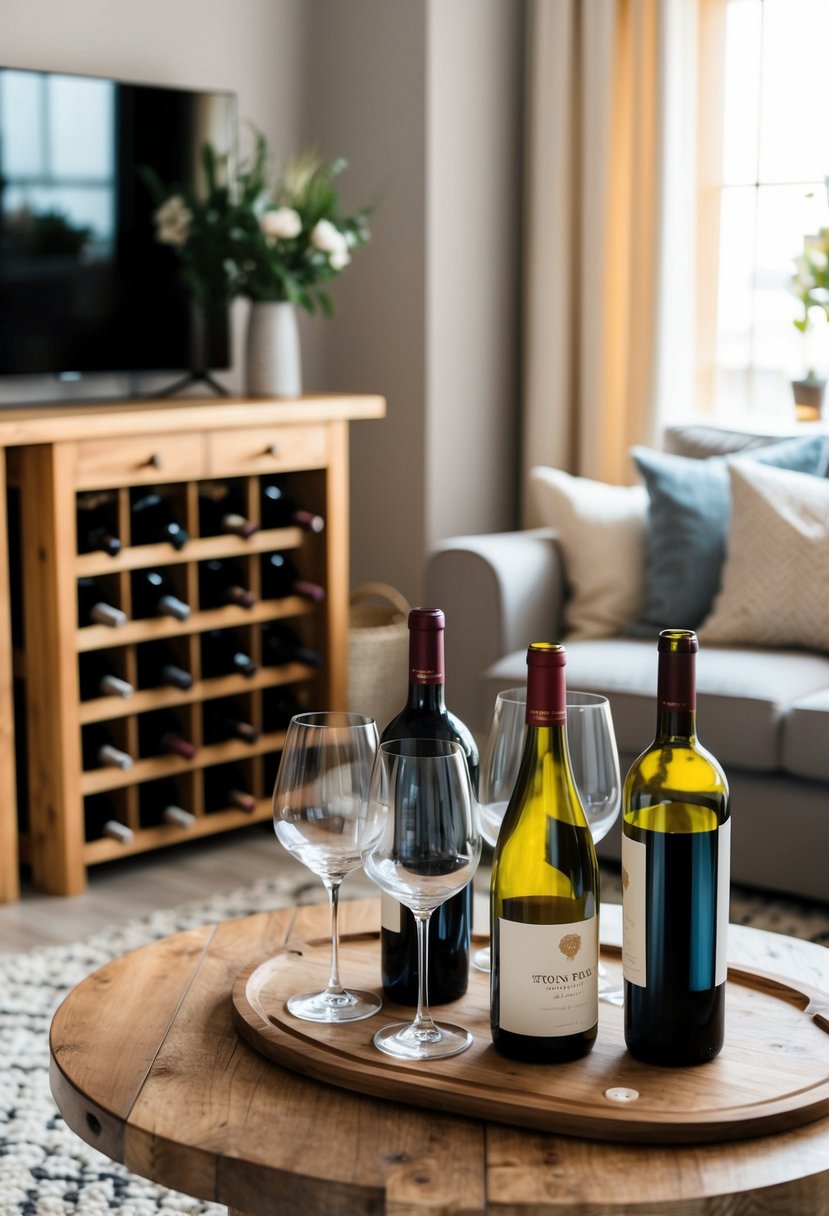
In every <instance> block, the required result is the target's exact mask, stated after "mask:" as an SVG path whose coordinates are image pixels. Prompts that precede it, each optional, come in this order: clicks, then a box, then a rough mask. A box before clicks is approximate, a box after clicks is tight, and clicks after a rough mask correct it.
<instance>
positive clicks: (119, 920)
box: [0, 823, 324, 953]
mask: <svg viewBox="0 0 829 1216" xmlns="http://www.w3.org/2000/svg"><path fill="white" fill-rule="evenodd" d="M279 872H283V873H287V872H291V873H296V875H297V877H298V879H300V880H301V879H302V878H303V877H305V878H308V877H310V875H309V873H308V870H306V869H305V867H304V866H302V865H301V863H300V862H298V861H295V860H294V859H293V858H292V857H290V856H289V855H288V854H287V853H286V852H285V850H284V849H283V848H281V847H280V845H279V844H277V841H276V839H275V837H274V834H273V827H272V826H271V824H270V823H264V824H254V825H252V826H251V827H249V828H241V829H240V830H239V831H237V832H232V833H228V834H227V835H222V836H214V837H207V838H205V839H204V840H194V841H190V842H188V843H186V844H184V845H180V846H174V847H173V848H169V849H160V850H158V851H157V852H154V853H145V854H143V855H139V856H137V857H134V858H125V859H124V860H123V861H115V862H111V863H108V864H107V865H101V866H93V867H91V868H90V871H89V885H88V888H87V890H86V892H85V893H84V894H83V895H76V896H71V897H69V898H65V897H61V896H53V895H43V894H41V893H40V892H37V891H33V890H32V888H31V885H30V884H28V883H26V882H25V880H24V889H23V895H22V898H21V900H20V902H19V903H17V904H9V905H7V906H5V907H0V953H10V952H16V951H19V950H30V949H32V948H34V947H36V946H50V945H56V944H59V943H62V942H71V941H77V940H78V939H79V938H81V937H85V936H86V935H87V934H90V933H94V932H96V931H97V930H99V929H102V928H106V927H108V926H111V925H118V924H123V923H124V922H126V921H128V920H132V919H133V918H135V917H137V916H143V915H145V914H147V913H148V912H152V911H154V910H155V909H156V908H173V907H175V906H176V905H177V904H182V903H187V902H188V901H189V900H194V899H202V898H206V897H207V896H209V895H211V894H216V893H221V892H226V891H232V890H233V889H234V888H236V887H240V886H244V885H245V884H247V883H252V882H255V881H256V879H258V878H273V877H274V875H275V874H277V873H279ZM323 898H324V892H323V889H322V884H320V899H323Z"/></svg>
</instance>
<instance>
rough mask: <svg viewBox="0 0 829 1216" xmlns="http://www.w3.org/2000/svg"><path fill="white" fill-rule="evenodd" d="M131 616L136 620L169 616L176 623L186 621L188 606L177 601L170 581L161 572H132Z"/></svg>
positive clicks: (181, 601) (182, 601)
mask: <svg viewBox="0 0 829 1216" xmlns="http://www.w3.org/2000/svg"><path fill="white" fill-rule="evenodd" d="M132 614H133V616H134V617H135V618H136V619H140V618H142V617H151V616H171V617H173V618H174V619H175V620H177V621H186V620H187V618H188V616H189V615H190V605H189V604H185V602H184V600H181V599H179V597H178V596H177V595H176V594H175V588H174V587H173V584H172V583H171V582H170V579H169V578H168V577H167V575H166V574H164V573H163V572H162V571H161V570H134V571H133V574H132Z"/></svg>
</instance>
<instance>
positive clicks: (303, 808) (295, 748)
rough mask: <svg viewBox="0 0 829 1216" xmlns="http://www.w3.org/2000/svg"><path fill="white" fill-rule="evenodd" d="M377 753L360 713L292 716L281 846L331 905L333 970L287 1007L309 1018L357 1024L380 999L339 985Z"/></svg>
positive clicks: (281, 797) (279, 788)
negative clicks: (349, 898)
mask: <svg viewBox="0 0 829 1216" xmlns="http://www.w3.org/2000/svg"><path fill="white" fill-rule="evenodd" d="M376 751H377V726H376V724H375V721H374V719H373V718H368V717H365V716H363V715H362V714H354V713H343V712H339V711H328V712H324V713H306V714H296V715H295V716H294V717H293V718H291V721H290V724H289V726H288V731H287V734H286V736H285V746H284V748H283V750H282V756H281V759H280V762H279V771H278V772H277V774H276V783H275V785H274V792H273V822H274V831H275V832H276V837H277V839H278V840H279V842H280V844H281V845H283V847H284V848H286V849H287V850H288V852H289V853H292V854H293V855H294V857H296V858H298V859H299V860H300V861H301V862H302V863H303V865H306V866H307V867H308V869H309V870H312V871H313V872H314V874H317V875H319V877H320V878H321V879H322V881H323V883H324V884H325V888H326V890H327V891H328V896H329V902H330V908H331V972H330V975H329V979H328V986H327V988H325V990H324V991H322V992H303V993H299V994H297V995H296V996H292V997H290V998H289V1000H288V1009H289V1010H290V1012H291V1013H293V1014H295V1015H296V1017H299V1018H304V1019H305V1020H306V1021H309V1022H354V1021H358V1020H359V1019H360V1018H367V1017H371V1015H372V1014H373V1013H376V1012H377V1010H378V1009H379V1008H380V1007H381V1005H382V1001H381V999H380V997H379V996H378V995H377V994H376V993H374V992H362V991H357V990H354V989H346V988H344V987H343V986H342V984H341V983H340V975H339V937H338V932H337V908H338V899H339V889H340V884H341V883H342V881H343V879H344V878H345V876H346V874H350V873H351V871H352V870H356V869H359V867H360V865H361V858H360V848H359V843H358V838H359V830H360V815H361V809H362V805H363V804H364V802H365V799H366V797H367V795H368V786H369V779H370V777H371V769H372V764H373V762H374V756H375V753H376Z"/></svg>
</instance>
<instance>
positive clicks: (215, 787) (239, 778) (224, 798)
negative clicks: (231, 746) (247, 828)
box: [204, 764, 256, 815]
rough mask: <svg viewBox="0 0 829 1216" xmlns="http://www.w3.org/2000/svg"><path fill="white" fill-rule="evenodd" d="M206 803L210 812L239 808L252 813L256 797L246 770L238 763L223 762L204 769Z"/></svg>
mask: <svg viewBox="0 0 829 1216" xmlns="http://www.w3.org/2000/svg"><path fill="white" fill-rule="evenodd" d="M204 804H205V809H206V810H207V812H208V814H209V813H211V812H216V811H227V810H237V811H244V813H245V814H246V815H252V814H253V812H254V811H255V810H256V798H255V797H254V795H253V794H252V793H251V791H250V783H249V781H248V779H247V777H246V775H245V772H244V770H243V769H242V768H241V767H240V766H238V765H232V764H221V765H217V766H216V767H215V768H207V769H205V770H204Z"/></svg>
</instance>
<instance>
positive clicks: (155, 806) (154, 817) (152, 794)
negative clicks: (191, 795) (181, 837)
mask: <svg viewBox="0 0 829 1216" xmlns="http://www.w3.org/2000/svg"><path fill="white" fill-rule="evenodd" d="M139 815H140V818H141V825H142V827H148V828H149V827H155V826H158V825H160V824H167V825H168V826H170V827H176V828H192V827H193V825H194V824H195V822H196V816H195V815H194V814H193V812H192V811H188V810H187V809H186V808H185V807H184V806H182V804H181V799H180V796H179V791H178V787H177V786H176V783H175V782H174V781H148V782H147V783H146V784H145V785H142V786H141V790H140V793H139Z"/></svg>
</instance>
